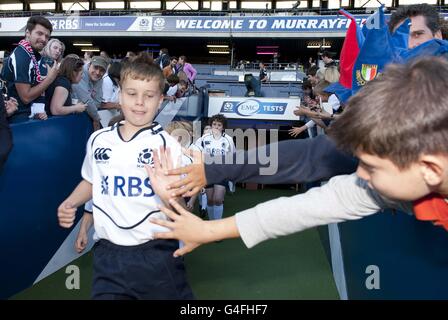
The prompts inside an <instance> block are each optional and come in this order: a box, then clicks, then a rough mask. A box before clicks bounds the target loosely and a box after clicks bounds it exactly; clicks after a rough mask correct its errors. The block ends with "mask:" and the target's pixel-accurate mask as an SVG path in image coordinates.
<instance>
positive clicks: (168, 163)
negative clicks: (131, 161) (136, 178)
mask: <svg viewBox="0 0 448 320" xmlns="http://www.w3.org/2000/svg"><path fill="white" fill-rule="evenodd" d="M153 159H154V167H151V166H148V165H145V168H146V172H147V173H148V176H149V179H150V181H151V186H152V188H153V190H154V192H155V193H156V194H157V195H158V196H159V197H160V199H162V201H163V202H164V203H165V205H168V199H170V198H171V197H172V196H171V194H172V192H171V191H169V189H168V185H169V184H170V183H172V182H174V181H177V180H179V179H180V175H171V176H168V175H165V172H167V171H169V170H172V169H174V166H173V158H172V156H171V150H170V148H166V149H165V148H164V147H163V146H161V147H160V149H159V151H157V150H153ZM176 162H177V163H178V166H179V165H180V163H179V162H180V159H178V160H177V161H176Z"/></svg>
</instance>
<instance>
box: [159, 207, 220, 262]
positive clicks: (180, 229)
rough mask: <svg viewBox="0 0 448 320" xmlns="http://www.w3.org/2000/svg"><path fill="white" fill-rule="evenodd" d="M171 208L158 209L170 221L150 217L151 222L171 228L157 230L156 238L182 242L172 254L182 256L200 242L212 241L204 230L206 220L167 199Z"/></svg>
mask: <svg viewBox="0 0 448 320" xmlns="http://www.w3.org/2000/svg"><path fill="white" fill-rule="evenodd" d="M169 204H170V205H171V206H172V207H173V209H172V210H170V209H168V208H166V207H162V208H160V210H161V211H162V212H163V213H165V214H166V215H167V217H168V218H170V219H171V220H172V221H167V220H163V219H154V218H152V219H150V221H151V222H152V223H155V224H158V225H160V226H164V227H167V228H169V229H171V231H168V232H158V233H155V234H154V236H155V238H157V239H178V240H182V241H183V242H184V246H183V247H182V248H180V249H178V250H176V251H175V252H174V254H173V255H174V256H175V257H178V256H183V255H184V254H186V253H188V252H191V251H193V250H194V249H196V248H197V247H199V246H200V245H201V244H204V243H207V242H210V241H213V239H212V238H211V237H210V238H209V234H208V232H207V231H206V228H205V225H206V224H207V221H203V220H201V218H199V217H197V216H196V215H194V214H192V213H191V212H188V211H187V210H185V209H184V208H182V206H181V205H180V204H179V203H177V201H175V200H174V199H170V200H169Z"/></svg>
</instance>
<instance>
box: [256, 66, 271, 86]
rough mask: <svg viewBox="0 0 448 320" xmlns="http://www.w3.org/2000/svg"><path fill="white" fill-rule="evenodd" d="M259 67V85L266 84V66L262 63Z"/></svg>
mask: <svg viewBox="0 0 448 320" xmlns="http://www.w3.org/2000/svg"><path fill="white" fill-rule="evenodd" d="M259 66H260V75H259V77H258V79H259V80H260V82H261V83H264V82H267V81H268V79H269V78H268V70H267V69H266V66H265V65H264V63H263V62H260V64H259Z"/></svg>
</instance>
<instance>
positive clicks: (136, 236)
mask: <svg viewBox="0 0 448 320" xmlns="http://www.w3.org/2000/svg"><path fill="white" fill-rule="evenodd" d="M120 125H122V123H117V124H115V125H114V126H112V127H108V128H105V129H102V130H99V131H96V132H94V133H93V134H92V135H91V136H90V138H89V141H88V142H87V152H86V156H85V158H84V163H83V166H82V177H83V178H84V179H85V180H87V181H89V182H90V183H92V185H93V190H92V199H93V218H94V225H95V238H96V239H107V240H109V241H111V242H113V243H115V244H118V245H123V246H131V245H138V244H141V243H145V242H147V241H149V240H152V239H153V238H154V237H153V234H154V232H161V231H167V230H168V229H166V228H164V227H161V226H158V225H155V224H152V223H150V222H149V219H148V218H149V217H154V218H160V219H164V220H167V217H166V216H165V214H163V213H162V212H160V211H159V210H158V208H157V205H159V204H162V201H161V200H160V198H159V197H158V196H157V195H156V194H155V193H154V190H153V189H152V187H151V181H150V180H149V177H148V175H147V173H146V169H145V167H144V165H145V164H149V165H151V164H153V157H152V150H153V149H157V150H158V148H159V147H160V146H167V147H170V149H171V154H172V156H173V159H178V157H179V156H180V154H181V147H180V144H179V143H178V142H177V141H176V140H175V139H174V138H173V137H171V136H170V135H169V134H168V133H166V132H165V131H163V129H162V127H161V126H160V125H159V124H157V123H154V124H153V125H152V126H150V127H147V128H144V129H141V130H140V131H138V132H137V133H136V134H135V135H134V136H133V137H132V138H131V139H130V140H129V141H124V140H123V138H122V137H121V135H120V132H119V130H118V127H119V126H120ZM176 162H177V161H175V160H173V163H176Z"/></svg>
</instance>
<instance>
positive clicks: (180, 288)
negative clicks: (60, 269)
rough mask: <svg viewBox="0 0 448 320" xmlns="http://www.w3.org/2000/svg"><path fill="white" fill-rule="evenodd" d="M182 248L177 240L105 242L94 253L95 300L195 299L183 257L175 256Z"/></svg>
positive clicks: (98, 244)
mask: <svg viewBox="0 0 448 320" xmlns="http://www.w3.org/2000/svg"><path fill="white" fill-rule="evenodd" d="M178 248H179V241H177V240H151V241H148V242H146V243H143V244H140V245H136V246H119V245H116V244H113V243H112V242H110V241H107V240H104V239H101V240H100V241H98V242H97V243H96V244H95V247H94V251H93V285H92V299H99V300H134V299H146V300H149V299H151V300H160V299H163V300H173V299H175V300H186V299H188V300H191V299H194V296H193V292H192V291H191V288H190V285H189V284H188V282H187V275H186V271H185V266H184V262H183V258H182V257H178V258H174V257H173V252H174V251H175V250H176V249H178Z"/></svg>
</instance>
